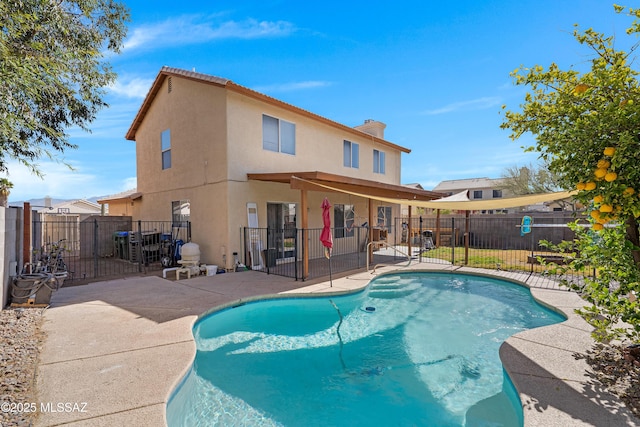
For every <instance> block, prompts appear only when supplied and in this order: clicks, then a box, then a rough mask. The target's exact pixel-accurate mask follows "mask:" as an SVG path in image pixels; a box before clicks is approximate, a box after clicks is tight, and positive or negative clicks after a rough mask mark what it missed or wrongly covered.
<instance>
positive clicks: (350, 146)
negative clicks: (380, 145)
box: [343, 140, 360, 169]
mask: <svg viewBox="0 0 640 427" xmlns="http://www.w3.org/2000/svg"><path fill="white" fill-rule="evenodd" d="M343 158H344V166H345V167H347V168H356V169H358V168H359V167H360V146H359V145H358V144H356V143H355V142H351V141H347V140H345V141H344V144H343Z"/></svg>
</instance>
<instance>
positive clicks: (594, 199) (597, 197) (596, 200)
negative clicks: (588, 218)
mask: <svg viewBox="0 0 640 427" xmlns="http://www.w3.org/2000/svg"><path fill="white" fill-rule="evenodd" d="M603 201H604V197H602V195H601V194H598V195H597V196H596V197H594V198H593V203H602V202H603Z"/></svg>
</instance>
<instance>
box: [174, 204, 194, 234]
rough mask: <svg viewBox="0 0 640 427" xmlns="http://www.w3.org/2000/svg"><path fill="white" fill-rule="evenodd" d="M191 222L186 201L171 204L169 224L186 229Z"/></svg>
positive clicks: (189, 208)
mask: <svg viewBox="0 0 640 427" xmlns="http://www.w3.org/2000/svg"><path fill="white" fill-rule="evenodd" d="M190 220H191V203H190V202H189V201H188V200H176V201H173V202H171V222H172V223H173V227H186V226H187V224H188V223H189V221H190Z"/></svg>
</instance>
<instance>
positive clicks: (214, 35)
mask: <svg viewBox="0 0 640 427" xmlns="http://www.w3.org/2000/svg"><path fill="white" fill-rule="evenodd" d="M215 18H216V17H215V16H214V17H211V16H207V17H204V16H200V15H185V16H180V17H178V18H173V19H169V20H166V21H163V22H157V23H154V24H148V25H142V26H139V27H137V28H135V29H134V30H133V31H132V32H131V36H130V37H129V38H127V40H126V41H125V42H124V46H123V52H124V51H127V50H133V49H153V48H155V47H159V46H168V45H170V46H177V45H190V44H201V43H206V42H209V41H212V40H223V39H258V38H269V37H283V36H288V35H289V34H291V33H293V32H294V31H296V28H295V26H294V25H293V24H291V23H290V22H287V21H258V20H255V19H246V20H244V21H225V22H218V21H217V20H216V19H215Z"/></svg>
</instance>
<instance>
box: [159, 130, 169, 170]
mask: <svg viewBox="0 0 640 427" xmlns="http://www.w3.org/2000/svg"><path fill="white" fill-rule="evenodd" d="M160 149H161V150H162V169H169V168H170V167H171V131H170V130H169V129H167V130H164V131H162V133H161V134H160Z"/></svg>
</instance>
